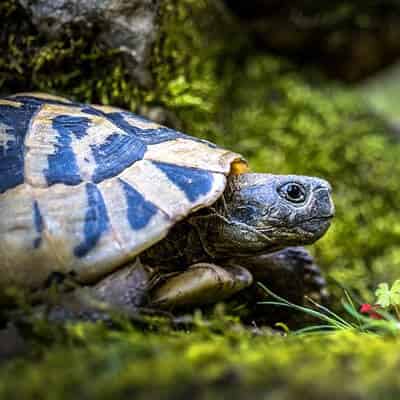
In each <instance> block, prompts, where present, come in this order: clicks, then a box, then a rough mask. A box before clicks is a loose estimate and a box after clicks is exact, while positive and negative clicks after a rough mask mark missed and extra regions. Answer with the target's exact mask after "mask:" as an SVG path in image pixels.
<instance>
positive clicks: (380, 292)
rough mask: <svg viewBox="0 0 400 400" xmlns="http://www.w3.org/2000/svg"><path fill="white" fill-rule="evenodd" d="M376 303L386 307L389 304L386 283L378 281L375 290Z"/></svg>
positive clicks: (389, 294) (389, 298)
mask: <svg viewBox="0 0 400 400" xmlns="http://www.w3.org/2000/svg"><path fill="white" fill-rule="evenodd" d="M375 296H376V304H379V305H380V306H382V307H384V308H386V307H389V306H390V305H391V292H390V289H389V285H388V284H387V283H380V284H379V285H378V288H377V289H376V290H375Z"/></svg>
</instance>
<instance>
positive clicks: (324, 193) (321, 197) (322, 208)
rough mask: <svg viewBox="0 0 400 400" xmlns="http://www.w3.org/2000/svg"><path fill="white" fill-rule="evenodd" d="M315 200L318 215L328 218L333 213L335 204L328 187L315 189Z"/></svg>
mask: <svg viewBox="0 0 400 400" xmlns="http://www.w3.org/2000/svg"><path fill="white" fill-rule="evenodd" d="M315 202H316V204H317V206H318V207H317V210H319V211H318V212H319V214H320V216H322V217H328V218H330V217H333V216H334V215H335V206H334V204H333V200H332V197H331V195H330V188H328V187H324V188H320V189H318V190H316V191H315Z"/></svg>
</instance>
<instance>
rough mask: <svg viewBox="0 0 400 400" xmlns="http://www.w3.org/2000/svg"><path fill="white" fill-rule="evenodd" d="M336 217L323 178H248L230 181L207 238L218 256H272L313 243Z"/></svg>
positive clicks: (252, 176) (251, 175)
mask: <svg viewBox="0 0 400 400" xmlns="http://www.w3.org/2000/svg"><path fill="white" fill-rule="evenodd" d="M333 216H334V205H333V202H332V198H331V186H330V185H329V183H328V182H327V181H325V180H323V179H319V178H314V177H307V176H298V175H271V174H252V173H246V174H242V175H238V176H230V177H229V178H228V184H227V188H226V190H225V192H224V196H223V197H222V198H221V199H220V200H219V201H218V203H217V204H216V213H215V214H214V215H213V216H210V217H211V218H213V223H212V224H210V223H208V224H207V225H208V229H207V231H208V232H207V237H206V238H203V239H204V240H205V242H206V246H207V247H211V249H209V250H210V251H211V252H213V253H214V254H218V255H222V254H231V255H232V254H235V255H241V254H243V255H244V254H254V253H257V252H268V251H271V252H272V251H275V250H278V249H281V248H283V247H286V246H297V245H304V244H311V243H313V242H315V241H316V240H317V239H319V238H320V237H321V236H322V235H323V234H324V233H325V232H326V231H327V229H328V228H329V225H330V222H331V219H332V217H333ZM210 230H211V232H210ZM211 241H212V242H213V243H211Z"/></svg>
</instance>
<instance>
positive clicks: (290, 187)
mask: <svg viewBox="0 0 400 400" xmlns="http://www.w3.org/2000/svg"><path fill="white" fill-rule="evenodd" d="M279 194H280V195H281V196H282V197H284V198H285V199H286V200H288V201H291V202H292V203H302V202H303V201H304V200H305V198H306V190H305V189H304V187H303V186H301V185H299V184H298V183H286V184H285V185H283V186H281V188H280V189H279Z"/></svg>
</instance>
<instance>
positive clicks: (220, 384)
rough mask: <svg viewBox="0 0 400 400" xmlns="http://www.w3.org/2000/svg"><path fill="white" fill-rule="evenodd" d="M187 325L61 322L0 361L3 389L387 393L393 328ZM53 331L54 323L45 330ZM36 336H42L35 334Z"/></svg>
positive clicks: (333, 395) (23, 394)
mask: <svg viewBox="0 0 400 400" xmlns="http://www.w3.org/2000/svg"><path fill="white" fill-rule="evenodd" d="M217 325H219V326H214V327H211V328H210V326H203V327H202V325H201V323H200V324H199V325H198V326H197V327H196V328H194V329H193V328H192V330H191V332H190V333H189V332H185V331H173V330H171V329H167V330H165V331H164V332H163V331H161V332H160V331H159V330H157V331H156V332H151V331H146V332H143V331H141V330H138V329H135V328H133V327H132V326H131V325H126V326H122V327H120V329H113V330H109V329H105V328H104V326H102V325H100V324H97V325H96V324H88V325H85V324H80V325H75V326H69V327H68V328H67V331H68V333H67V335H66V337H65V336H63V339H60V340H59V341H55V342H54V343H53V344H49V343H46V344H44V343H42V344H41V345H40V346H39V345H38V344H37V343H36V344H35V348H34V351H33V354H32V356H31V357H28V358H26V357H25V358H24V359H21V360H17V361H13V362H11V363H9V364H6V365H5V366H3V367H2V369H1V378H2V379H1V381H0V397H1V398H4V399H9V398H22V399H67V398H80V399H91V398H96V399H111V398H113V399H116V398H132V397H134V398H137V399H149V398H152V399H153V398H154V399H167V398H168V399H170V398H171V399H172V398H173V399H187V398H194V399H210V398H211V399H212V398H227V396H229V397H230V398H249V397H246V396H250V397H251V398H263V399H274V400H276V399H299V398H307V399H322V398H323V399H328V400H329V399H352V400H353V399H371V400H372V399H377V400H378V399H382V398H384V399H385V400H386V399H396V398H398V396H399V393H400V384H399V380H398V372H397V371H398V365H399V362H400V356H399V353H398V351H397V349H398V347H399V345H400V343H399V338H398V337H387V338H382V337H379V336H375V335H372V334H369V335H363V334H357V333H355V332H351V331H347V332H346V331H341V332H337V333H333V334H329V335H321V334H318V335H314V336H313V335H310V336H305V337H296V336H289V337H281V336H271V335H269V334H268V332H267V331H264V332H258V334H255V333H253V332H250V331H249V330H245V329H243V327H241V326H240V325H236V324H234V323H233V322H231V323H229V324H228V323H226V324H222V323H221V322H219V324H217ZM52 337H53V338H54V333H53V334H52ZM44 339H46V338H45V337H44Z"/></svg>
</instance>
